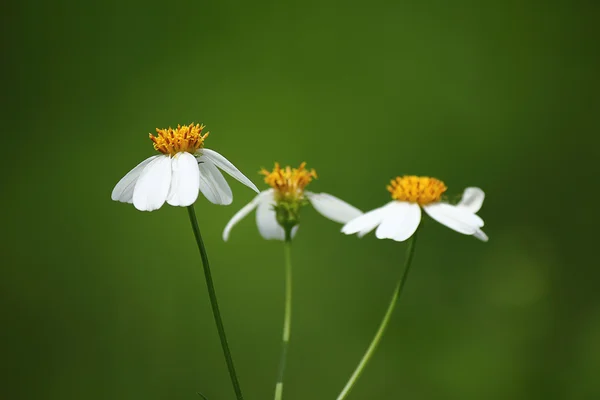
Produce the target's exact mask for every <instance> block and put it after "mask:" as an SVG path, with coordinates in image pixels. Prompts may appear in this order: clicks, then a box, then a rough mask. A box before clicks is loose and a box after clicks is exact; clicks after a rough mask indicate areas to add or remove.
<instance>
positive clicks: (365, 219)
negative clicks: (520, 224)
mask: <svg viewBox="0 0 600 400" xmlns="http://www.w3.org/2000/svg"><path fill="white" fill-rule="evenodd" d="M387 189H388V191H389V192H390V193H391V195H392V199H394V200H393V201H391V202H389V203H388V204H386V205H385V206H383V207H380V208H376V209H374V210H372V211H369V212H367V213H365V214H363V215H361V216H359V217H357V218H355V219H353V220H352V221H350V222H348V223H347V224H346V225H344V226H343V227H342V232H343V233H345V234H347V235H351V234H354V233H358V234H359V236H363V235H366V234H367V233H369V232H371V231H372V230H373V229H375V228H377V230H376V231H375V236H377V238H378V239H392V240H395V241H397V242H402V241H405V240H406V239H408V238H409V237H411V236H412V235H413V234H414V233H415V231H416V230H417V228H418V226H419V223H420V222H421V209H423V210H425V212H426V213H427V214H429V216H430V217H431V218H433V219H434V220H436V221H437V222H439V223H441V224H443V225H446V226H447V227H448V228H450V229H453V230H455V231H456V232H459V233H462V234H465V235H473V236H475V237H476V238H477V239H480V240H483V241H487V240H488V237H487V235H486V234H485V233H484V232H483V231H482V230H481V227H483V220H482V219H481V218H480V217H479V216H478V215H477V214H476V213H477V212H478V211H479V209H480V208H481V205H482V204H483V199H484V197H485V194H484V193H483V190H481V189H479V188H476V187H470V188H467V189H466V190H465V191H464V193H463V196H462V199H461V200H460V202H459V203H458V204H456V205H452V204H449V203H447V202H445V201H442V194H443V193H444V192H445V191H446V189H447V187H446V185H445V184H444V182H442V181H440V180H438V179H435V178H429V177H422V176H402V177H397V178H396V179H393V180H392V181H391V183H390V184H389V185H388V186H387Z"/></svg>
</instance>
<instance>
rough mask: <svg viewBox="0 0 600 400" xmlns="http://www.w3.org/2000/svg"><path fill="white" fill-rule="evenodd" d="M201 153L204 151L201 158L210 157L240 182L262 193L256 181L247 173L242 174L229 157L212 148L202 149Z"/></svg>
mask: <svg viewBox="0 0 600 400" xmlns="http://www.w3.org/2000/svg"><path fill="white" fill-rule="evenodd" d="M201 153H202V156H200V158H202V157H204V158H207V159H209V160H210V161H212V162H213V163H214V164H215V165H216V166H217V167H219V168H221V169H222V170H223V171H225V172H227V173H228V174H229V175H231V176H232V177H233V178H234V179H236V180H238V181H239V182H241V183H243V184H244V185H246V186H248V187H249V188H250V189H252V190H254V191H255V192H256V193H260V191H259V190H258V188H257V187H256V185H255V184H254V183H252V181H250V179H248V178H246V175H244V174H242V173H241V172H240V170H238V169H237V168H236V167H235V166H234V165H233V164H232V163H231V162H229V160H228V159H226V158H225V157H223V156H222V155H220V154H219V153H217V152H216V151H214V150H210V149H202V150H201Z"/></svg>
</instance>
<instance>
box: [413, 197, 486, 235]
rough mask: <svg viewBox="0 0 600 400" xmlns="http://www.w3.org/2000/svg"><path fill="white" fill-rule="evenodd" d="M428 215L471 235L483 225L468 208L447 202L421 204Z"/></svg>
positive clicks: (451, 227) (449, 226) (457, 230)
mask: <svg viewBox="0 0 600 400" xmlns="http://www.w3.org/2000/svg"><path fill="white" fill-rule="evenodd" d="M423 209H424V210H425V212H426V213H427V214H429V216H430V217H431V218H433V219H435V220H436V221H437V222H439V223H440V224H443V225H446V226H447V227H448V228H450V229H453V230H455V231H456V232H459V233H463V234H465V235H473V234H475V232H477V231H478V230H479V228H481V227H482V226H483V220H482V219H481V218H479V217H478V216H477V215H475V214H473V213H472V212H471V211H469V210H468V209H466V208H464V207H461V206H453V205H450V204H447V203H434V204H429V205H426V206H423Z"/></svg>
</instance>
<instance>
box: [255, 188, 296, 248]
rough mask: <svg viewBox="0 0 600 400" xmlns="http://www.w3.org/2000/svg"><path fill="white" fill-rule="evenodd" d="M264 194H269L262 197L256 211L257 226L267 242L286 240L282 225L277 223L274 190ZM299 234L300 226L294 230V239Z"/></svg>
mask: <svg viewBox="0 0 600 400" xmlns="http://www.w3.org/2000/svg"><path fill="white" fill-rule="evenodd" d="M263 193H268V195H265V196H264V197H261V199H260V201H259V203H258V207H257V209H256V226H257V227H258V231H259V232H260V235H261V236H262V237H263V238H265V239H267V240H281V241H284V240H285V232H284V230H283V228H282V227H281V225H279V224H278V223H277V216H276V215H275V209H274V208H273V207H274V206H275V199H274V198H273V190H272V189H269V190H267V191H265V192H263ZM296 232H298V225H296V226H295V227H293V228H292V238H294V237H295V236H296Z"/></svg>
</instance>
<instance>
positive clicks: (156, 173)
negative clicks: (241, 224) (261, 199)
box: [111, 124, 258, 211]
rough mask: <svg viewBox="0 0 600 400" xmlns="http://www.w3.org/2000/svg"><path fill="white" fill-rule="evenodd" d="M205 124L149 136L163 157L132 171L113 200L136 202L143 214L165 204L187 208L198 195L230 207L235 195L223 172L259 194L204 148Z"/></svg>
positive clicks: (143, 163)
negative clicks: (200, 194) (200, 193)
mask: <svg viewBox="0 0 600 400" xmlns="http://www.w3.org/2000/svg"><path fill="white" fill-rule="evenodd" d="M203 129H204V125H201V124H196V125H194V124H190V125H184V126H181V125H177V128H176V129H172V128H168V129H156V133H157V134H156V136H154V135H152V134H150V135H149V136H150V139H151V140H152V142H154V149H155V150H157V151H158V152H160V153H161V154H159V155H155V156H152V157H150V158H147V159H146V160H144V161H142V162H141V163H139V164H138V165H137V166H136V167H135V168H134V169H132V170H131V171H129V173H127V174H126V175H125V176H124V177H123V178H122V179H121V180H120V181H119V182H118V183H117V185H116V186H115V188H114V189H113V191H112V195H111V198H112V199H113V200H116V201H121V202H124V203H133V205H134V206H135V208H137V209H138V210H141V211H152V210H156V209H158V208H160V207H162V205H163V204H164V203H165V201H166V202H167V203H169V204H170V205H172V206H181V207H187V206H189V205H192V204H194V202H195V201H196V199H197V198H198V192H199V191H200V192H202V194H204V196H205V197H206V198H207V199H208V200H209V201H210V202H211V203H214V204H222V205H227V204H231V202H232V201H233V194H232V192H231V188H230V187H229V184H227V181H226V180H225V178H224V177H223V174H221V171H220V170H219V169H221V170H223V171H225V172H227V173H228V174H229V175H231V176H232V177H233V178H235V179H237V180H238V181H240V182H241V183H243V184H244V185H246V186H248V187H249V188H251V189H252V190H254V191H256V192H257V193H258V189H257V188H256V186H255V185H254V184H253V183H252V182H251V181H250V180H249V179H248V178H246V176H245V175H244V174H242V173H241V172H240V171H239V170H238V169H237V168H236V167H235V166H234V165H233V164H232V163H230V162H229V161H228V160H227V159H226V158H225V157H223V156H222V155H220V154H219V153H217V152H216V151H213V150H210V149H207V148H204V141H205V139H206V138H207V136H208V133H205V134H202V130H203Z"/></svg>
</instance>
